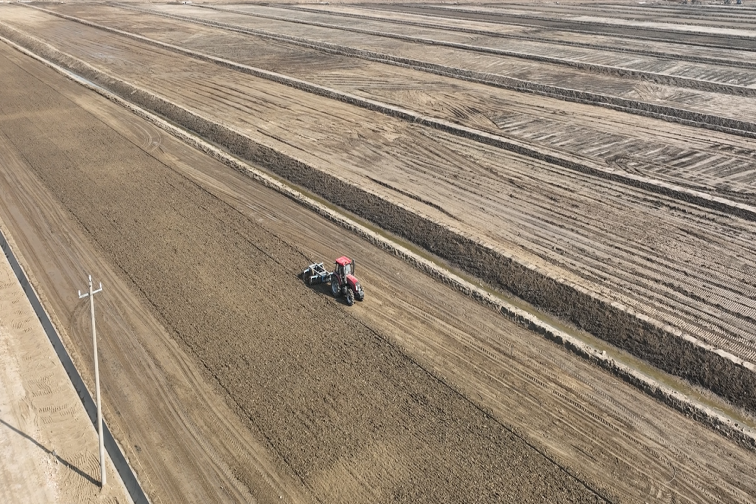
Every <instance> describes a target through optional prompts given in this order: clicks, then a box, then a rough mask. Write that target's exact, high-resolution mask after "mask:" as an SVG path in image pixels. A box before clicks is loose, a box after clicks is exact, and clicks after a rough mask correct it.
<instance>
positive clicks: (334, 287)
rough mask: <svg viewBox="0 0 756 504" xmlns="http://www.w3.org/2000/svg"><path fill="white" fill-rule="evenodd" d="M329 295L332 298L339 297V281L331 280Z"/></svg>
mask: <svg viewBox="0 0 756 504" xmlns="http://www.w3.org/2000/svg"><path fill="white" fill-rule="evenodd" d="M331 294H333V297H339V296H340V295H341V287H339V281H338V280H336V279H335V278H334V279H333V280H331Z"/></svg>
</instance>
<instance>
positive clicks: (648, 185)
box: [27, 5, 756, 222]
mask: <svg viewBox="0 0 756 504" xmlns="http://www.w3.org/2000/svg"><path fill="white" fill-rule="evenodd" d="M27 7H30V8H33V9H37V10H40V11H43V12H46V13H48V14H51V15H54V16H57V17H61V18H63V19H66V20H69V21H73V22H77V23H80V24H84V25H86V26H90V27H92V28H95V29H100V30H104V31H108V32H111V33H115V34H118V35H121V36H124V37H127V38H131V39H134V40H137V41H140V42H144V43H146V44H150V45H154V46H157V47H162V48H165V49H167V50H170V51H173V52H178V53H180V54H184V55H187V56H189V57H192V58H195V59H199V60H200V61H206V62H209V63H214V64H217V65H220V66H223V67H227V68H230V69H232V70H236V71H240V72H242V73H246V74H249V75H252V76H254V77H258V78H262V79H266V80H269V81H272V82H276V83H278V84H282V85H286V86H289V87H292V88H294V89H297V90H300V91H304V92H309V93H312V94H316V95H319V96H323V97H325V98H329V99H334V100H337V101H341V102H343V103H347V104H350V105H355V106H358V107H360V108H364V109H367V110H370V111H373V112H379V113H381V114H384V115H387V116H390V117H395V118H398V119H401V120H404V121H406V122H410V123H413V124H420V125H423V126H427V127H430V128H433V129H437V130H439V131H444V132H447V133H451V134H453V135H455V136H458V137H461V138H467V139H470V140H473V141H475V142H478V143H482V144H485V145H490V146H493V147H496V148H500V149H503V150H506V151H509V152H514V153H515V154H519V155H521V156H525V157H529V158H532V159H536V160H539V161H543V162H546V163H549V164H552V165H556V166H560V167H562V168H567V169H569V170H572V171H576V172H580V173H584V174H587V175H592V176H595V177H599V178H603V179H606V180H610V181H612V182H618V183H621V184H624V185H628V186H631V187H635V188H638V189H642V190H646V191H649V192H654V193H657V194H661V195H663V196H666V197H669V198H672V199H676V200H680V201H683V202H685V203H688V204H691V205H696V206H699V207H703V208H708V209H711V210H716V211H720V212H722V213H726V214H730V215H734V216H737V217H740V218H742V219H745V220H749V221H754V222H756V207H754V206H751V205H747V204H744V203H739V202H736V201H732V200H728V199H726V198H722V197H720V196H714V195H711V194H707V193H704V192H701V191H696V190H694V189H689V188H686V187H682V186H677V185H674V184H670V183H668V182H663V181H660V180H655V179H652V178H648V177H644V176H641V175H635V174H630V173H627V174H621V173H617V172H616V171H613V170H611V169H609V168H606V167H602V166H600V165H599V164H597V163H591V162H589V161H587V160H585V159H581V160H578V161H576V160H574V159H570V158H569V157H568V156H565V155H564V154H561V153H558V152H555V151H554V150H553V149H550V148H548V147H540V146H539V147H534V146H531V145H530V144H528V143H526V142H522V141H518V140H514V139H507V138H505V137H502V136H499V135H494V134H491V133H487V132H485V131H480V130H476V129H473V128H469V127H467V126H462V125H458V124H454V123H451V122H449V121H446V120H443V119H438V118H433V117H428V116H424V115H421V114H418V113H415V112H413V111H411V110H408V109H405V108H402V107H398V106H394V105H389V104H386V103H382V102H378V101H375V100H370V99H367V98H362V97H359V96H356V95H353V94H350V93H346V92H342V91H338V90H335V89H331V88H328V87H325V86H320V85H317V84H313V83H311V82H307V81H303V80H300V79H296V78H294V77H289V76H287V75H283V74H279V73H276V72H271V71H268V70H264V69H261V68H256V67H252V66H249V65H243V64H240V63H236V62H234V61H230V60H226V59H223V58H218V57H215V56H211V55H208V54H204V53H200V52H197V51H190V50H188V49H184V48H182V47H178V46H175V45H173V44H167V43H165V42H160V41H157V40H153V39H150V38H147V37H143V36H141V35H137V34H134V33H130V32H125V31H122V30H118V29H116V28H111V27H107V26H103V25H100V24H97V23H92V22H90V21H87V20H83V19H79V18H76V17H73V16H68V15H65V14H60V13H56V12H53V11H48V10H46V9H43V8H40V7H37V6H31V5H29V6H27ZM127 8H129V9H133V10H137V11H140V12H141V11H142V9H140V8H136V7H130V6H129V7H127ZM167 17H174V16H171V15H167ZM178 18H182V17H181V16H178ZM221 28H223V27H221ZM753 126H754V128H755V129H756V124H754V125H753Z"/></svg>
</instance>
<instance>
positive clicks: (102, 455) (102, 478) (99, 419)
mask: <svg viewBox="0 0 756 504" xmlns="http://www.w3.org/2000/svg"><path fill="white" fill-rule="evenodd" d="M100 291H102V282H100V288H99V289H97V290H96V291H93V290H92V275H89V292H88V293H87V292H85V293H84V294H82V293H81V291H79V299H84V298H85V297H87V296H89V308H90V312H91V314H92V346H93V347H94V364H95V391H96V394H97V433H98V434H99V436H100V488H105V444H104V443H103V440H102V407H101V406H100V369H99V367H98V364H97V332H96V331H95V315H94V295H95V294H97V293H98V292H100Z"/></svg>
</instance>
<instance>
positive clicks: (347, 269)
mask: <svg viewBox="0 0 756 504" xmlns="http://www.w3.org/2000/svg"><path fill="white" fill-rule="evenodd" d="M351 274H352V265H351V264H345V265H344V277H346V276H347V275H351Z"/></svg>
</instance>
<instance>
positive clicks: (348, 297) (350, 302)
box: [346, 289, 354, 306]
mask: <svg viewBox="0 0 756 504" xmlns="http://www.w3.org/2000/svg"><path fill="white" fill-rule="evenodd" d="M346 302H347V305H348V306H352V305H353V304H354V291H352V289H347V295H346Z"/></svg>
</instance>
